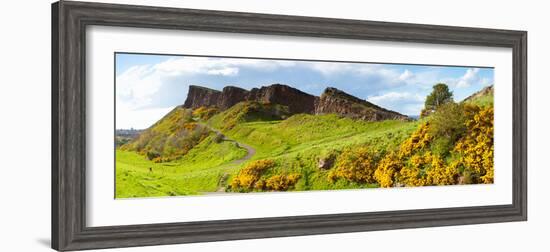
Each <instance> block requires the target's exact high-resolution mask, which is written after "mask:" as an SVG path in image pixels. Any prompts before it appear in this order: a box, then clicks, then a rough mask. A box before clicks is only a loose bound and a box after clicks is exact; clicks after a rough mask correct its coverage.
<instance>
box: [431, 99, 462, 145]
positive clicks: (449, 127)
mask: <svg viewBox="0 0 550 252" xmlns="http://www.w3.org/2000/svg"><path fill="white" fill-rule="evenodd" d="M465 106H467V105H464V104H457V103H454V102H448V103H445V104H443V105H441V106H439V108H438V109H437V110H436V111H435V113H433V114H432V116H431V117H430V118H429V122H430V130H429V134H430V135H431V136H433V137H435V138H445V139H448V140H449V142H451V143H454V142H455V141H456V140H458V139H459V138H460V137H462V136H463V135H464V133H466V130H467V128H466V119H467V118H466V113H465V110H466V108H465Z"/></svg>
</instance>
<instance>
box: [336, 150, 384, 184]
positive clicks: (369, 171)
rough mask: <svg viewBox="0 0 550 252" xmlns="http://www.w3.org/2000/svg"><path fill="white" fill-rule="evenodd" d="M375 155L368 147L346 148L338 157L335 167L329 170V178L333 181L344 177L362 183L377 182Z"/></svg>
mask: <svg viewBox="0 0 550 252" xmlns="http://www.w3.org/2000/svg"><path fill="white" fill-rule="evenodd" d="M374 155H375V154H374V153H371V152H370V151H369V149H368V148H367V147H359V148H355V149H351V148H348V149H346V150H344V151H343V152H342V154H340V156H339V157H338V160H337V162H336V166H335V169H333V170H331V171H330V172H329V174H328V179H329V180H330V181H332V182H334V181H336V180H338V179H340V178H343V179H347V180H349V181H354V182H360V183H375V182H376V180H375V178H374V171H375V170H376V162H375V159H374Z"/></svg>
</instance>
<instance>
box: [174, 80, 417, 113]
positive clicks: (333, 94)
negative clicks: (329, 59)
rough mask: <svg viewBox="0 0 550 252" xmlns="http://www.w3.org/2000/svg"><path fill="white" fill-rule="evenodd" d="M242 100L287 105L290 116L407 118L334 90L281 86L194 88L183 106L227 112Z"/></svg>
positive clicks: (331, 88)
mask: <svg viewBox="0 0 550 252" xmlns="http://www.w3.org/2000/svg"><path fill="white" fill-rule="evenodd" d="M243 101H252V102H260V103H263V104H278V105H282V106H286V107H288V111H289V113H290V114H301V113H304V114H315V115H319V114H331V113H334V114H339V115H341V116H345V117H349V118H353V119H362V120H366V121H382V120H406V119H408V117H407V116H405V115H402V114H399V113H397V112H395V111H391V110H387V109H385V108H382V107H379V106H377V105H375V104H372V103H370V102H368V101H365V100H362V99H360V98H357V97H355V96H353V95H350V94H348V93H345V92H344V91H342V90H339V89H336V88H333V87H328V88H326V89H325V91H324V92H323V94H321V96H320V97H318V96H314V95H310V94H307V93H305V92H302V91H301V90H299V89H296V88H293V87H290V86H287V85H284V84H278V83H277V84H272V85H269V86H262V87H260V88H253V89H251V90H250V91H249V90H246V89H242V88H239V87H234V86H226V87H224V88H223V90H222V91H218V90H214V89H210V88H206V87H201V86H195V85H191V86H189V92H188V94H187V99H186V100H185V103H184V104H183V107H184V108H190V109H196V108H199V107H216V108H218V109H220V110H226V109H229V108H230V107H232V106H234V105H235V104H237V103H239V102H243Z"/></svg>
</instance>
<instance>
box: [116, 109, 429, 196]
mask: <svg viewBox="0 0 550 252" xmlns="http://www.w3.org/2000/svg"><path fill="white" fill-rule="evenodd" d="M242 106H246V104H241V105H239V106H235V107H234V108H232V109H229V110H227V111H224V112H222V113H218V114H216V115H215V116H214V117H212V118H210V119H209V120H200V119H197V118H192V117H189V116H187V118H185V119H182V118H180V117H186V116H185V115H188V114H189V113H190V111H185V110H186V109H183V108H178V109H176V110H174V111H172V112H171V115H168V116H166V117H165V118H163V120H161V121H160V122H159V123H157V127H155V126H153V127H152V128H151V129H150V131H152V132H154V131H155V130H158V132H164V131H165V130H166V127H167V123H166V120H170V121H172V122H178V123H179V124H183V123H194V124H196V125H198V126H199V127H201V128H202V129H203V131H204V129H209V130H208V132H206V133H204V132H203V133H204V134H203V135H206V136H203V139H200V141H199V142H198V143H197V144H196V145H194V146H193V147H192V148H191V149H190V150H189V152H187V153H186V154H185V155H183V156H182V157H181V158H177V159H174V160H170V161H166V162H154V161H152V160H149V159H148V158H147V155H144V154H143V153H141V154H140V153H139V152H138V151H135V150H131V149H128V148H127V147H126V148H125V147H122V148H117V150H116V197H117V198H129V197H156V196H176V195H200V194H207V193H212V192H225V191H226V189H227V185H228V184H229V183H230V181H231V180H232V178H233V177H234V176H236V175H237V173H238V172H239V170H240V169H242V168H243V167H245V166H246V165H247V164H249V163H250V162H253V161H255V160H261V159H270V160H273V161H274V163H275V165H274V166H273V167H272V168H271V169H269V170H268V171H266V172H265V174H264V175H266V176H270V175H274V174H287V173H298V174H300V178H301V179H300V180H299V181H298V183H296V185H295V186H294V190H299V191H302V190H326V189H339V188H362V187H371V186H374V185H369V184H356V183H353V182H343V181H338V182H337V183H330V182H329V181H328V180H327V171H325V170H322V169H319V168H318V160H319V158H320V157H322V156H323V155H330V154H333V153H338V152H340V151H341V150H343V149H345V148H352V147H353V146H357V145H368V146H370V147H371V148H372V149H373V150H379V151H384V150H386V149H391V148H395V147H396V146H397V145H399V144H400V143H401V142H402V141H403V140H404V139H406V138H407V137H408V136H409V135H410V134H411V132H412V131H414V130H415V128H416V127H417V125H418V122H415V121H392V120H388V121H380V122H366V121H361V120H352V119H348V118H344V117H340V116H338V115H335V114H328V115H307V114H297V115H293V116H291V117H288V118H287V119H285V120H275V119H277V118H276V117H273V116H269V117H262V116H259V115H258V113H263V111H260V112H257V111H256V112H254V113H252V112H250V113H245V114H244V115H243V114H242V113H241V115H237V116H234V115H236V114H239V113H240V112H242V111H241V110H242V109H243V108H242ZM179 110H181V111H179ZM235 110H239V111H235ZM263 114H265V113H263ZM175 115H178V116H175ZM228 115H229V116H234V117H233V118H235V117H236V118H237V119H236V120H224V117H227V116H228ZM176 117H178V118H176ZM228 124H231V125H228ZM156 128H159V129H156ZM172 130H174V129H172ZM216 131H218V132H221V133H222V134H223V135H224V136H225V138H224V139H222V140H220V139H219V138H220V136H219V135H218V134H217V133H216ZM190 135H191V134H190ZM161 136H164V137H165V138H166V139H167V141H169V140H168V139H170V136H169V135H166V134H165V135H163V134H161V133H159V134H157V135H154V136H153V137H152V138H153V139H156V140H155V141H153V142H158V141H159V139H162V137H161ZM136 142H139V141H136ZM161 142H162V141H161ZM163 143H165V144H164V145H166V142H163ZM245 145H246V146H249V147H251V148H253V151H254V155H252V156H250V157H249V158H246V156H247V154H248V152H249V151H250V150H247V149H246V148H244V146H245ZM146 148H147V147H145V149H146ZM164 148H166V147H164Z"/></svg>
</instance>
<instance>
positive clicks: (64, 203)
mask: <svg viewBox="0 0 550 252" xmlns="http://www.w3.org/2000/svg"><path fill="white" fill-rule="evenodd" d="M90 25H103V26H120V27H139V28H157V29H176V30H199V31H216V32H233V33H251V34H271V35H285V36H306V37H324V38H342V39H358V40H380V41H399V42H411V43H413V42H419V43H436V44H449V45H472V46H486V47H505V48H511V49H512V54H513V101H512V102H513V111H512V113H513V164H512V167H513V181H512V188H513V191H512V194H513V195H512V204H510V205H491V206H479V207H457V208H445V209H423V210H400V211H385V212H366V213H351V214H331V215H310V216H291V217H276V218H256V219H238V220H221V221H200V222H184V223H166V224H146V225H127V226H108V227H87V226H86V224H85V219H86V218H85V216H86V211H85V209H86V207H85V206H86V187H85V181H86V179H85V174H86V172H85V171H86V165H85V164H86V161H85V160H86V94H85V90H86V88H85V87H86V83H85V79H86V78H85V75H86V72H85V69H86V68H85V65H86V56H85V52H86V44H85V41H86V32H85V31H86V30H85V29H86V27H87V26H90ZM51 179H52V183H51V185H52V188H51V189H52V247H53V248H54V249H57V250H80V249H96V248H113V247H129V246H146V245H160V244H176V243H190V242H206V241H221V240H235V239H253V238H264V237H283V236H297V235H314V234H326V233H343V232H358V231H372V230H386V229H401V228H419V227H431V226H448V225H464V224H477V223H495V222H508V221H525V220H527V32H525V31H511V30H494V29H481V28H464V27H450V26H435V25H419V24H403V23H388V22H372V21H358V20H343V19H329V18H313V17H298V16H284V15H266V14H252V13H237V12H222V11H207V10H191V9H177V8H164V7H162V8H161V7H146V6H131V5H115V4H100V3H84V2H71V1H69V2H65V1H61V2H57V3H54V4H53V5H52V177H51Z"/></svg>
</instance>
